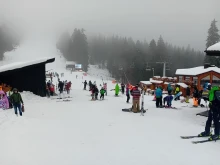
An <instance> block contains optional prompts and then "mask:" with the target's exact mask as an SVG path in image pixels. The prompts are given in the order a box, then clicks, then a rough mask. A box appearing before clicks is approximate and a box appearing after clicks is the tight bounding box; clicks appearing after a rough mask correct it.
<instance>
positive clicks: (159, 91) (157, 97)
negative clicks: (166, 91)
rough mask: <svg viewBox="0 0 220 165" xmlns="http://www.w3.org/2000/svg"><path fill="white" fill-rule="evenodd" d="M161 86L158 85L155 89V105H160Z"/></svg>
mask: <svg viewBox="0 0 220 165" xmlns="http://www.w3.org/2000/svg"><path fill="white" fill-rule="evenodd" d="M161 88H162V87H158V88H157V89H156V91H155V95H156V107H157V108H159V107H162V89H161Z"/></svg>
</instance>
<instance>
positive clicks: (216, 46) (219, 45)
mask: <svg viewBox="0 0 220 165" xmlns="http://www.w3.org/2000/svg"><path fill="white" fill-rule="evenodd" d="M207 51H220V42H218V43H216V44H214V45H212V46H210V47H209V48H208V49H207Z"/></svg>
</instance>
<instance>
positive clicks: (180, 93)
mask: <svg viewBox="0 0 220 165" xmlns="http://www.w3.org/2000/svg"><path fill="white" fill-rule="evenodd" d="M181 95H182V92H179V93H178V94H176V95H175V96H174V97H173V100H175V99H176V98H177V97H179V96H181Z"/></svg>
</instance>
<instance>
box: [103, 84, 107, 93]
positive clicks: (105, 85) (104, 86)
mask: <svg viewBox="0 0 220 165" xmlns="http://www.w3.org/2000/svg"><path fill="white" fill-rule="evenodd" d="M103 88H104V90H105V95H106V96H107V83H104V85H103Z"/></svg>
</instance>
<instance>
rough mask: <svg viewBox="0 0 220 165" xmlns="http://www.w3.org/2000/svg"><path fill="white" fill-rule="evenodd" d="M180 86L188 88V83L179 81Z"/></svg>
mask: <svg viewBox="0 0 220 165" xmlns="http://www.w3.org/2000/svg"><path fill="white" fill-rule="evenodd" d="M177 84H178V85H179V86H181V87H183V88H187V87H188V85H186V84H185V83H177Z"/></svg>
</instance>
